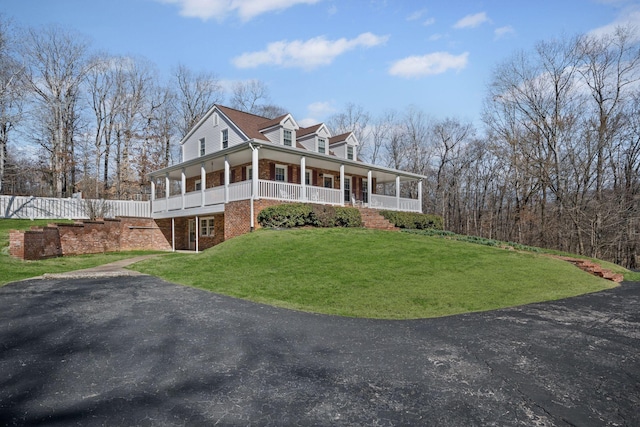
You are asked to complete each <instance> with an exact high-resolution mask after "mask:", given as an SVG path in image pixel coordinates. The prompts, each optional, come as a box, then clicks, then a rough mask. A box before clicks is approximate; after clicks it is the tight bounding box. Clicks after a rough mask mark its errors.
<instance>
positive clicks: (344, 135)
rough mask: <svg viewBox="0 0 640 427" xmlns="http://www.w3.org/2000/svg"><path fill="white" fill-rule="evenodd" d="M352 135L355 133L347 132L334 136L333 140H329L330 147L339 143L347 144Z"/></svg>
mask: <svg viewBox="0 0 640 427" xmlns="http://www.w3.org/2000/svg"><path fill="white" fill-rule="evenodd" d="M351 134H353V132H345V133H341V134H340V135H336V136H332V137H331V138H329V145H332V144H337V143H339V142H345V141H346V140H347V138H349V136H350V135H351Z"/></svg>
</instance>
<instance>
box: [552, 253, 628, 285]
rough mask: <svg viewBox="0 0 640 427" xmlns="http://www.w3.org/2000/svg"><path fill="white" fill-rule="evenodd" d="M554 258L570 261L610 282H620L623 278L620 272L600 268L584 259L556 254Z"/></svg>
mask: <svg viewBox="0 0 640 427" xmlns="http://www.w3.org/2000/svg"><path fill="white" fill-rule="evenodd" d="M556 258H559V259H561V260H563V261H567V262H570V263H571V264H573V265H575V266H576V267H578V268H579V269H581V270H583V271H586V272H587V273H589V274H593V275H594V276H598V277H602V278H603V279H607V280H611V281H612V282H616V283H620V282H622V280H623V279H624V276H623V275H622V274H619V273H614V272H613V271H611V270H607V269H606V268H602V267H601V266H599V265H598V264H596V263H594V262H591V261H589V260H586V259H578V258H570V257H564V256H558V257H556Z"/></svg>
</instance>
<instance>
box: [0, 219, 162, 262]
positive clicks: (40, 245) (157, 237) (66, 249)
mask: <svg viewBox="0 0 640 427" xmlns="http://www.w3.org/2000/svg"><path fill="white" fill-rule="evenodd" d="M170 249H171V243H170V240H167V239H166V238H165V236H164V234H163V232H162V230H161V229H160V228H159V227H158V225H157V224H156V223H155V221H154V220H153V219H150V218H134V217H122V218H117V219H106V220H103V221H82V222H77V223H74V224H49V225H47V226H46V227H32V228H31V230H26V231H17V230H11V231H10V232H9V254H10V255H11V256H13V257H16V258H21V259H25V260H38V259H44V258H52V257H57V256H64V255H80V254H95V253H103V252H116V251H130V250H170Z"/></svg>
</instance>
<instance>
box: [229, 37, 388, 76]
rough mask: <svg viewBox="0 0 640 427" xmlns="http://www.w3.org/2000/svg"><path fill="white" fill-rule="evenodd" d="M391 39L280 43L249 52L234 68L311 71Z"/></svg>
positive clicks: (234, 60) (360, 38)
mask: <svg viewBox="0 0 640 427" xmlns="http://www.w3.org/2000/svg"><path fill="white" fill-rule="evenodd" d="M388 39H389V36H376V35H375V34H372V33H363V34H360V35H359V36H358V37H356V38H355V39H350V40H348V39H345V38H341V39H338V40H327V39H326V38H324V37H323V36H320V37H314V38H312V39H309V40H306V41H302V40H294V41H291V42H289V41H286V40H282V41H278V42H273V43H269V44H268V45H267V48H266V49H265V50H261V51H258V52H248V53H243V54H242V55H240V56H238V57H236V58H234V59H233V60H232V62H233V64H234V65H235V66H236V67H238V68H255V67H258V66H260V65H277V66H281V67H299V68H303V69H305V70H311V69H314V68H317V67H320V66H323V65H329V64H331V62H333V60H334V59H335V58H336V57H338V56H340V55H342V54H344V53H345V52H348V51H350V50H353V49H356V48H359V47H365V48H369V47H374V46H378V45H380V44H384V43H386V41H387V40H388Z"/></svg>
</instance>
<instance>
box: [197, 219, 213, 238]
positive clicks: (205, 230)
mask: <svg viewBox="0 0 640 427" xmlns="http://www.w3.org/2000/svg"><path fill="white" fill-rule="evenodd" d="M214 224H215V221H214V219H213V217H210V218H200V235H201V236H208V237H213V236H214V235H215V227H214Z"/></svg>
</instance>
